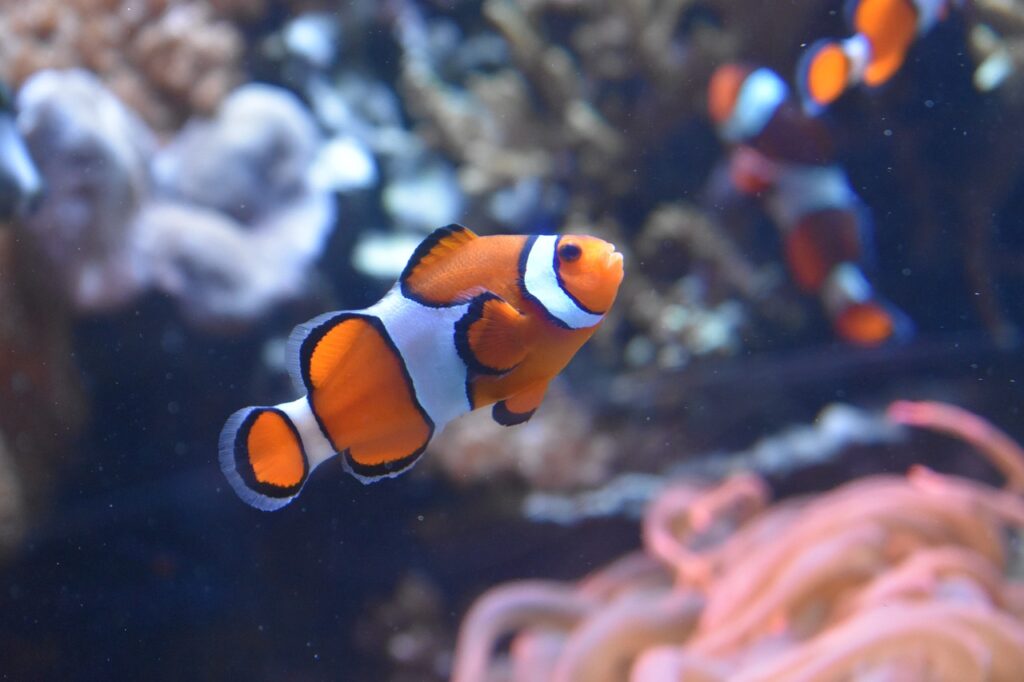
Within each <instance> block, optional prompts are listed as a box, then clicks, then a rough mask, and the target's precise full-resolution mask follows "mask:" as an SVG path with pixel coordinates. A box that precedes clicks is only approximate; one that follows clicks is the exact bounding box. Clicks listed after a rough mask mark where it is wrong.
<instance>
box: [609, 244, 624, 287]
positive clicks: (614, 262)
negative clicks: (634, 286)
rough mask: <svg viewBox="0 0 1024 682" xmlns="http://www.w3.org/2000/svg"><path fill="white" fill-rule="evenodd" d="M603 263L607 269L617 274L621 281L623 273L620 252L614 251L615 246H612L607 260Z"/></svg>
mask: <svg viewBox="0 0 1024 682" xmlns="http://www.w3.org/2000/svg"><path fill="white" fill-rule="evenodd" d="M605 263H606V267H607V268H608V271H609V272H613V273H616V274H618V277H619V280H620V281H621V280H622V273H623V270H622V254H621V253H619V252H618V251H616V250H615V247H612V251H611V253H609V254H608V260H607V261H605Z"/></svg>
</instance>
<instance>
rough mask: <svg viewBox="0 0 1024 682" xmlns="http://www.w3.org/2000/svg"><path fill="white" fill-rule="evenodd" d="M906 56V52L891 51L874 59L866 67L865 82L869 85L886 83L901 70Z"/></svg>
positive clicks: (875, 85)
mask: <svg viewBox="0 0 1024 682" xmlns="http://www.w3.org/2000/svg"><path fill="white" fill-rule="evenodd" d="M906 56H907V55H906V53H905V52H890V53H889V54H887V55H885V56H883V57H880V58H879V59H872V60H871V61H870V62H868V65H867V67H866V68H865V69H864V84H865V85H867V86H869V87H878V86H879V85H882V84H884V83H885V82H886V81H888V80H889V79H890V78H892V77H893V75H894V74H895V73H896V72H897V71H899V70H900V67H901V66H903V61H904V60H905V59H906Z"/></svg>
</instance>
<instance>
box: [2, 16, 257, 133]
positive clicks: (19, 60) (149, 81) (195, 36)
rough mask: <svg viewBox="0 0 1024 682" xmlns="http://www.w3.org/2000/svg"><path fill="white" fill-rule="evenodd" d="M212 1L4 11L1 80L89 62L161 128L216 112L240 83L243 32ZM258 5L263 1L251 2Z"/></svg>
mask: <svg viewBox="0 0 1024 682" xmlns="http://www.w3.org/2000/svg"><path fill="white" fill-rule="evenodd" d="M235 4H237V3H231V2H225V1H224V0H220V1H219V2H214V3H209V2H206V0H186V1H185V2H169V1H168V0H142V1H139V2H135V1H131V0H72V1H70V2H69V1H66V0H42V1H41V2H23V3H19V2H14V3H5V4H4V6H3V7H2V8H0V78H3V79H5V80H7V81H8V82H10V83H12V84H13V85H15V86H18V85H21V84H22V83H23V82H24V81H26V80H27V79H28V78H29V77H30V76H31V75H32V74H34V73H36V72H38V71H42V70H44V69H68V68H74V67H84V68H87V69H90V70H91V71H93V72H95V73H97V74H99V75H100V76H101V77H102V78H103V80H104V81H105V82H106V83H107V84H108V85H109V86H110V87H111V89H112V90H113V91H114V93H116V95H117V96H118V97H119V98H120V99H121V100H122V101H124V102H125V103H127V105H128V106H129V107H131V108H132V109H134V110H135V111H137V112H139V113H140V114H141V115H142V117H143V118H144V119H146V121H147V122H148V123H149V124H150V125H152V126H154V127H155V128H156V129H158V130H161V131H168V130H174V129H175V128H176V127H177V126H178V125H179V124H180V123H181V122H182V121H184V120H185V119H186V118H187V117H188V116H189V115H191V114H192V113H196V112H198V113H209V112H212V111H213V110H214V109H215V108H216V106H217V104H218V103H219V102H220V100H221V99H222V98H223V97H224V96H225V95H226V94H227V93H228V92H229V91H230V90H231V89H232V88H233V87H234V86H235V85H237V84H238V83H239V82H241V71H240V61H241V57H242V49H243V44H242V37H241V34H240V32H239V30H238V29H237V28H236V27H235V26H234V25H232V24H231V23H230V22H228V21H225V20H223V19H219V18H218V17H217V15H218V13H222V14H228V15H231V14H235V13H234V12H233V9H232V7H231V5H235ZM248 4H249V6H250V7H256V6H258V5H259V4H260V3H248Z"/></svg>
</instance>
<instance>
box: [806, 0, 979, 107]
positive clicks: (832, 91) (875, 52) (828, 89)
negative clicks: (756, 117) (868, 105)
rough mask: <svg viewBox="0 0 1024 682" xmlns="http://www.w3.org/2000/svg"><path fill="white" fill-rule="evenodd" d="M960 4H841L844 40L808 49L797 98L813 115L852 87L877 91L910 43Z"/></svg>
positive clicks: (924, 0)
mask: <svg viewBox="0 0 1024 682" xmlns="http://www.w3.org/2000/svg"><path fill="white" fill-rule="evenodd" d="M962 4H963V0H847V3H846V19H847V24H848V25H849V26H850V28H851V29H852V30H853V31H854V34H853V35H852V36H850V37H849V38H847V39H845V40H832V39H823V40H819V41H817V42H815V43H814V44H813V45H811V46H810V47H809V48H808V49H807V51H806V52H805V53H804V54H803V56H802V57H801V58H800V62H799V64H798V66H797V83H798V89H799V91H800V98H801V100H802V101H803V103H804V108H805V109H806V110H807V112H808V113H811V114H817V113H820V112H821V110H822V109H824V108H825V107H826V106H828V105H829V104H831V103H832V102H834V101H835V100H837V99H838V98H839V96H840V95H842V94H843V92H845V91H846V89H847V88H848V87H850V86H852V85H856V84H857V83H864V84H865V85H868V86H872V87H875V86H879V85H882V84H883V83H885V82H886V81H887V80H889V79H890V78H891V77H892V76H893V74H895V73H896V72H897V71H898V70H899V68H900V67H901V66H902V65H903V62H904V60H905V59H906V57H907V51H908V50H909V49H910V46H911V44H912V43H913V42H914V39H915V38H917V37H919V36H923V35H924V34H926V33H928V31H930V30H931V29H932V27H934V26H935V24H937V23H938V22H940V21H943V20H945V18H946V17H947V15H948V14H949V11H950V9H951V8H952V7H953V6H954V5H956V6H960V5H962Z"/></svg>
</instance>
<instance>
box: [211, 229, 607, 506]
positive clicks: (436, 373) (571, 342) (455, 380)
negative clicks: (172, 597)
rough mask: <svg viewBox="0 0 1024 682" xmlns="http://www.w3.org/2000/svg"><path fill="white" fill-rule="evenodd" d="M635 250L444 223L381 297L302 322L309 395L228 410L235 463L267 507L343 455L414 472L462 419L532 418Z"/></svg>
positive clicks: (235, 479)
mask: <svg viewBox="0 0 1024 682" xmlns="http://www.w3.org/2000/svg"><path fill="white" fill-rule="evenodd" d="M621 280H622V256H621V254H619V253H618V252H616V251H615V249H614V247H613V246H612V245H611V244H608V243H607V242H604V241H602V240H600V239H596V238H594V237H587V236H578V235H565V236H561V237H558V236H532V237H526V236H505V235H502V236H492V237H478V236H477V235H475V234H474V233H473V232H471V231H470V230H468V229H467V228H465V227H461V226H458V225H453V226H449V227H446V228H441V229H439V230H436V231H435V232H434V233H433V234H432V235H430V236H429V237H428V238H427V239H426V240H425V241H424V242H423V243H422V244H421V245H420V246H419V247H418V248H417V250H416V252H415V253H414V254H413V255H412V257H411V258H410V261H409V264H408V265H407V266H406V268H405V270H404V272H403V273H402V276H401V277H400V278H399V281H398V282H397V283H396V285H395V286H394V287H393V288H392V289H391V291H389V292H388V294H387V295H386V296H385V297H384V298H383V299H381V300H380V301H379V302H378V303H376V304H375V305H373V306H371V307H369V308H367V309H365V310H358V311H339V312H333V313H327V314H324V315H321V316H319V317H317V318H315V319H313V320H311V321H309V322H307V323H305V324H302V325H299V326H298V327H297V328H296V329H295V331H294V332H292V335H291V337H290V339H289V343H288V351H287V352H288V359H289V366H290V370H291V374H292V377H293V379H294V380H295V383H296V385H297V386H299V387H300V388H301V389H302V390H303V391H304V392H305V393H306V395H305V396H304V397H302V398H300V399H298V400H296V401H293V402H291V403H283V404H281V405H277V406H274V407H250V408H245V409H243V410H239V411H238V412H236V413H235V414H234V415H232V416H231V418H230V419H228V422H227V424H226V425H225V427H224V429H223V431H222V432H221V439H220V462H221V468H222V469H223V471H224V473H225V475H226V476H227V478H228V480H229V482H230V483H231V485H232V487H233V488H234V489H235V491H236V492H237V493H238V494H239V496H240V497H241V498H242V499H243V500H245V501H246V502H248V503H249V504H251V505H253V506H255V507H258V508H260V509H266V510H270V509H277V508H280V507H282V506H284V505H285V504H287V503H288V502H290V501H291V500H292V499H293V498H294V497H295V496H296V495H298V493H299V491H300V490H301V489H302V486H303V485H304V484H305V482H306V480H307V478H308V476H309V474H310V472H311V471H312V470H313V469H314V468H315V467H316V466H318V465H319V464H320V463H322V462H324V461H326V460H328V459H330V458H332V457H333V456H335V455H336V454H340V455H341V456H342V461H343V462H344V465H345V467H346V468H347V469H348V470H349V471H350V473H352V474H353V475H354V476H356V477H357V478H359V479H360V480H362V481H364V482H369V481H374V480H379V479H380V478H387V477H392V476H396V475H398V474H400V473H402V472H403V471H405V470H407V469H408V468H409V467H411V466H412V465H413V464H414V463H415V462H416V461H417V460H418V459H419V457H420V455H421V454H422V453H423V451H424V450H425V449H426V447H427V444H428V443H429V442H430V439H431V438H432V437H433V435H434V434H435V433H437V432H439V431H440V430H441V429H442V428H443V427H444V425H445V424H447V423H448V422H449V421H451V420H452V419H454V418H455V417H457V416H459V415H460V414H463V413H465V412H469V411H471V410H474V409H477V408H479V407H484V406H487V405H493V406H494V407H493V409H492V415H493V418H494V419H495V420H496V421H498V422H499V423H501V424H504V425H508V426H511V425H514V424H519V423H522V422H524V421H526V420H528V419H529V418H530V417H531V416H532V415H533V413H534V411H535V410H536V409H537V407H538V406H539V404H540V402H541V401H542V400H543V397H544V393H545V391H546V390H547V385H548V383H549V382H550V381H551V379H553V378H554V377H555V376H556V375H557V374H558V373H559V372H560V371H561V370H562V369H563V368H564V367H565V366H566V365H567V364H568V363H569V361H570V360H571V359H572V357H573V356H574V355H575V353H576V352H577V351H578V350H579V348H580V347H581V346H582V345H583V344H584V343H585V342H586V341H587V339H589V338H590V336H591V335H592V334H593V333H594V331H595V330H596V329H597V326H598V325H599V324H600V322H601V320H602V319H603V317H604V314H605V313H606V312H607V310H608V308H609V307H610V306H611V304H612V302H613V301H614V299H615V296H616V293H617V291H618V287H619V283H620V282H621Z"/></svg>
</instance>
